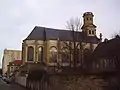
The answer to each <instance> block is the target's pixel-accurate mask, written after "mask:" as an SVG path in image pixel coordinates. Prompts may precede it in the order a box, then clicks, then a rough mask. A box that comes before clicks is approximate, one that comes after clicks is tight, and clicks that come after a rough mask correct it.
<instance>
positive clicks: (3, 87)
mask: <svg viewBox="0 0 120 90" xmlns="http://www.w3.org/2000/svg"><path fill="white" fill-rule="evenodd" d="M0 90H26V89H25V88H23V87H21V86H19V85H15V84H7V83H5V82H4V81H2V80H1V79H0Z"/></svg>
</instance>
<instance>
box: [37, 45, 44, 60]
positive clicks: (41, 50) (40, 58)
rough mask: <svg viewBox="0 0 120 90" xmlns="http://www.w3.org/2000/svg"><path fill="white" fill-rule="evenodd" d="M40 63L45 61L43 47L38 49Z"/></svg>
mask: <svg viewBox="0 0 120 90" xmlns="http://www.w3.org/2000/svg"><path fill="white" fill-rule="evenodd" d="M38 61H43V47H39V48H38Z"/></svg>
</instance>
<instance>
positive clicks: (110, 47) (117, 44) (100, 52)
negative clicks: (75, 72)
mask: <svg viewBox="0 0 120 90" xmlns="http://www.w3.org/2000/svg"><path fill="white" fill-rule="evenodd" d="M119 54H120V38H114V39H111V40H108V41H106V42H102V43H100V44H99V45H98V46H97V47H96V49H95V51H94V53H93V56H92V57H93V58H102V57H114V56H116V55H117V56H120V55H119Z"/></svg>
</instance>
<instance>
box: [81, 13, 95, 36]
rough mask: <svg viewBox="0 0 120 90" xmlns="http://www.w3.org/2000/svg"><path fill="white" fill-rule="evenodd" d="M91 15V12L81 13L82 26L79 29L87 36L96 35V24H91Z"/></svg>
mask: <svg viewBox="0 0 120 90" xmlns="http://www.w3.org/2000/svg"><path fill="white" fill-rule="evenodd" d="M93 17H94V15H93V13H92V12H85V13H84V14H83V26H82V28H81V29H82V31H83V32H84V33H85V34H86V35H87V36H95V35H96V26H95V25H94V24H93Z"/></svg>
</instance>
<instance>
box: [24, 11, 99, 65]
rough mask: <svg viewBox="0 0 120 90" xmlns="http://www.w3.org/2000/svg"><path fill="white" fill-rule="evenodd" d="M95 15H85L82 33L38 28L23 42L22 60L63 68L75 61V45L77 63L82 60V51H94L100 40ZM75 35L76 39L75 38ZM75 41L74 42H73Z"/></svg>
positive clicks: (89, 13) (88, 13)
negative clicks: (57, 65) (58, 65)
mask: <svg viewBox="0 0 120 90" xmlns="http://www.w3.org/2000/svg"><path fill="white" fill-rule="evenodd" d="M93 17H94V15H93V14H92V13H91V12H86V13H84V14H83V21H84V23H83V26H82V28H81V29H82V31H81V32H80V31H74V32H72V31H70V30H60V29H52V28H45V27H38V26H36V27H35V28H34V29H33V31H32V32H31V33H30V34H29V35H28V37H27V38H26V39H24V40H23V44H22V60H24V63H39V62H44V63H46V65H48V66H51V65H56V63H57V62H60V63H61V64H62V65H63V66H64V65H65V66H66V65H69V62H70V60H71V61H73V56H72V53H73V52H72V50H73V43H74V41H75V44H76V46H77V55H76V58H77V61H78V62H79V61H80V60H81V57H82V56H81V47H82V46H83V48H82V51H85V50H86V51H87V50H88V51H93V50H94V49H95V48H96V46H97V45H98V43H100V41H101V40H100V39H99V38H98V37H97V36H96V26H95V25H94V23H93ZM73 33H74V35H75V37H76V38H75V39H74V38H73V36H72V35H73ZM73 40H74V41H73Z"/></svg>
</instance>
